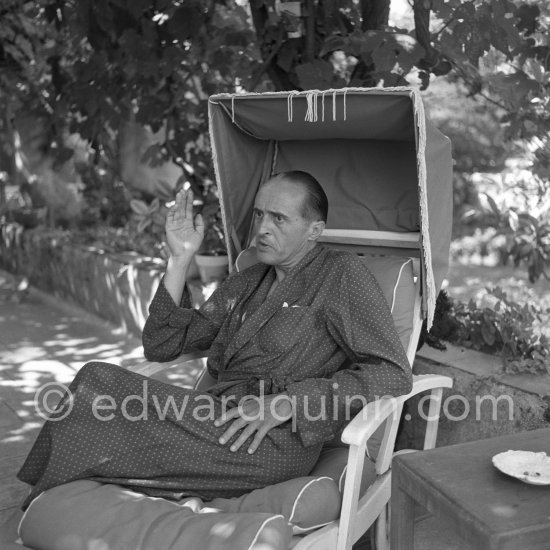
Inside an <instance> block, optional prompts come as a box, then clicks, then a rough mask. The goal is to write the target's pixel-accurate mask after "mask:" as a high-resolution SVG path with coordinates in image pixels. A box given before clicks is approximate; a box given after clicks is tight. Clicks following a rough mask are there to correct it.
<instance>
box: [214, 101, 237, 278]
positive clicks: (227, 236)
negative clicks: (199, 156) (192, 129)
mask: <svg viewBox="0 0 550 550" xmlns="http://www.w3.org/2000/svg"><path fill="white" fill-rule="evenodd" d="M231 110H232V111H233V113H234V112H235V111H234V106H233V102H231ZM233 116H234V115H233ZM208 133H209V135H210V148H211V150H212V164H213V165H214V174H215V176H216V181H217V182H218V184H219V182H220V181H221V180H220V169H219V164H218V152H217V149H216V140H215V139H214V125H213V124H212V105H211V104H210V102H209V103H208ZM218 191H219V193H218V197H219V200H220V210H221V214H222V226H223V233H224V237H225V242H226V243H227V245H228V246H227V257H228V260H229V272H231V271H233V254H232V253H231V247H230V246H229V243H230V242H231V241H230V234H229V233H230V229H229V227H228V225H227V218H226V215H225V212H226V210H225V204H224V200H223V190H222V189H221V186H219V187H218ZM231 228H232V229H233V225H232V226H231ZM231 236H232V235H231Z"/></svg>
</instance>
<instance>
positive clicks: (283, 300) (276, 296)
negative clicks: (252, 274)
mask: <svg viewBox="0 0 550 550" xmlns="http://www.w3.org/2000/svg"><path fill="white" fill-rule="evenodd" d="M324 250H325V249H324V247H323V246H322V245H320V244H316V245H315V246H314V247H313V248H312V249H311V250H310V251H309V252H308V253H307V254H306V255H305V256H304V257H303V258H302V259H301V260H300V261H299V262H298V263H297V264H296V265H295V266H294V267H293V268H292V269H290V270H289V272H288V273H287V275H286V277H285V278H284V279H283V280H282V281H281V282H280V283H279V285H277V287H276V288H275V289H274V290H273V292H272V293H271V294H270V295H269V296H268V297H267V299H266V300H265V302H264V303H263V304H262V305H261V306H260V307H259V308H258V309H257V310H256V311H255V312H254V313H252V314H251V315H250V316H247V317H246V318H245V319H244V321H243V323H242V324H241V326H240V328H239V329H238V330H237V332H236V333H235V336H234V337H233V338H232V339H231V341H230V342H229V345H228V346H227V348H226V350H225V354H224V363H225V365H227V364H228V362H229V360H230V359H231V358H232V357H233V356H234V355H235V353H237V352H238V351H239V350H240V349H241V348H242V347H243V346H245V345H246V344H247V343H248V342H249V341H250V339H251V338H252V337H253V336H254V335H255V334H256V333H257V332H258V331H259V330H260V329H261V328H262V327H263V326H264V325H265V324H266V323H267V322H268V321H269V320H270V319H271V318H272V317H273V316H274V315H275V314H276V313H277V312H278V311H279V310H280V309H281V308H283V307H290V306H291V305H292V304H294V303H295V302H297V301H298V300H299V299H300V298H301V297H302V296H303V295H304V294H305V292H306V290H307V288H308V286H309V282H308V279H309V277H308V276H307V272H308V270H307V268H308V267H309V266H310V265H311V264H312V262H314V261H315V260H316V259H317V258H318V257H319V256H320V255H321V254H322V252H324ZM262 275H264V276H265V277H269V280H270V281H271V282H273V281H274V280H275V268H274V267H273V266H270V267H269V268H268V269H267V270H266V271H263V272H262ZM263 280H264V277H263V276H262V277H261V279H258V280H254V281H251V283H252V284H251V286H252V288H250V289H249V292H250V294H252V293H253V292H254V291H256V289H257V287H258V284H260V283H261V281H263ZM254 283H256V284H254ZM250 294H249V295H250Z"/></svg>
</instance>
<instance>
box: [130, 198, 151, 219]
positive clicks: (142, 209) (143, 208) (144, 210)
mask: <svg viewBox="0 0 550 550" xmlns="http://www.w3.org/2000/svg"><path fill="white" fill-rule="evenodd" d="M130 208H131V209H132V211H133V212H135V213H136V214H139V215H141V216H147V215H148V214H149V207H148V206H147V204H145V202H143V201H142V200H139V199H132V200H131V201H130Z"/></svg>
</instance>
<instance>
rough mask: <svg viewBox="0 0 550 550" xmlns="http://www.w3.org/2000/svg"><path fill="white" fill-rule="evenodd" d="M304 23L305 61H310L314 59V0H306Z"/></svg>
mask: <svg viewBox="0 0 550 550" xmlns="http://www.w3.org/2000/svg"><path fill="white" fill-rule="evenodd" d="M306 10H307V12H306V17H305V19H306V24H305V34H306V35H305V43H306V47H305V55H304V58H305V61H306V62H307V63H312V62H313V60H314V59H315V1H314V0H306Z"/></svg>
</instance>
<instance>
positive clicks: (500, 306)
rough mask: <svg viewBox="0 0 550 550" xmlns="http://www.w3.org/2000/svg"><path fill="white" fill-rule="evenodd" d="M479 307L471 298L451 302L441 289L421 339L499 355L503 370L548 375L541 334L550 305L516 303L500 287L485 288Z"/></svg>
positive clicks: (548, 346)
mask: <svg viewBox="0 0 550 550" xmlns="http://www.w3.org/2000/svg"><path fill="white" fill-rule="evenodd" d="M487 292H488V295H487V297H486V301H487V302H489V304H490V306H485V307H481V306H478V304H477V303H476V302H475V301H474V300H470V301H469V302H468V303H467V304H465V303H463V302H455V301H454V300H453V299H452V298H451V297H449V296H448V294H447V293H446V292H444V291H442V292H441V293H440V294H439V296H438V299H437V305H436V314H435V318H434V325H433V327H432V329H431V330H430V332H429V333H428V334H424V338H423V341H424V342H425V343H426V344H428V345H430V346H432V347H435V348H438V349H444V347H445V346H444V344H443V343H442V340H446V341H448V342H451V343H453V344H457V345H461V346H464V347H468V348H471V349H475V350H478V351H482V352H485V353H493V354H498V355H500V356H501V357H502V360H503V363H504V367H505V370H506V371H507V372H530V373H533V374H550V367H549V366H548V363H549V361H550V340H549V339H548V337H547V336H546V335H545V334H544V333H543V330H542V329H543V326H544V324H545V316H548V315H549V314H550V308H548V309H543V308H540V307H537V306H535V305H533V304H527V303H526V304H519V303H517V302H515V301H514V300H512V299H510V298H509V297H508V296H507V294H506V292H504V291H503V290H502V289H501V288H500V287H496V288H493V289H487Z"/></svg>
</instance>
